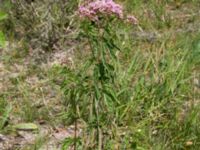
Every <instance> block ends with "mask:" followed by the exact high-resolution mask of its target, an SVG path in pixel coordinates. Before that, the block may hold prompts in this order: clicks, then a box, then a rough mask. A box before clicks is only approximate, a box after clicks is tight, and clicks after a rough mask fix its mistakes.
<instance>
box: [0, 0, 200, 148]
mask: <svg viewBox="0 0 200 150" xmlns="http://www.w3.org/2000/svg"><path fill="white" fill-rule="evenodd" d="M121 2H122V3H124V5H125V6H127V11H128V12H130V13H133V14H134V15H135V16H137V18H138V20H139V22H140V24H139V26H137V27H133V28H125V29H124V28H122V29H120V31H119V32H118V33H119V35H118V36H119V37H120V38H121V40H120V41H118V42H119V44H120V45H121V47H120V49H122V51H121V52H119V53H118V61H117V62H115V66H116V68H117V69H116V70H115V73H116V75H117V76H116V83H117V86H116V87H112V88H111V89H113V90H114V91H115V93H114V96H115V97H116V99H117V100H118V101H119V102H118V103H115V102H112V101H111V100H110V99H109V98H108V99H107V101H108V103H109V111H110V113H111V114H113V112H114V117H113V116H112V119H113V120H110V122H111V123H112V124H113V125H114V127H111V128H107V126H106V125H105V124H103V125H102V126H103V127H102V128H103V130H104V131H106V133H104V134H105V135H104V139H103V142H104V149H105V150H107V149H108V150H111V149H113V150H117V149H119V150H129V149H130V150H132V149H136V150H149V149H152V150H172V149H173V150H186V149H188V150H198V149H199V146H200V89H199V85H197V84H199V83H196V82H195V83H194V81H198V82H199V80H200V67H199V66H200V61H199V60H200V30H199V29H198V27H199V25H200V21H199V20H200V17H199V12H198V11H199V5H200V4H199V1H198V0H196V1H195V0H193V1H190V0H180V1H178V0H177V1H172V0H165V1H158V2H157V1H155V0H151V1H148V2H144V1H141V0H126V1H121ZM134 32H137V35H135V34H134ZM144 33H145V34H144ZM151 33H155V39H154V37H153V38H152V37H151ZM81 42H82V41H81ZM121 43H123V44H121ZM22 45H23V44H22ZM25 45H26V44H25ZM26 49H27V47H26V46H24V49H23V46H21V47H20V50H21V51H20V50H16V49H15V48H13V49H11V50H6V49H5V50H2V51H0V53H1V56H0V57H1V58H0V60H1V63H2V64H3V65H4V67H3V69H2V68H0V73H8V75H5V76H4V78H3V80H2V83H3V88H2V90H1V91H0V92H1V93H0V114H1V115H0V116H1V117H0V130H1V131H2V132H3V130H5V129H6V124H7V123H8V124H12V123H13V122H12V120H9V117H12V118H16V120H17V121H18V122H40V121H41V120H44V121H45V122H46V123H47V124H49V125H50V126H53V127H56V126H59V125H60V124H62V125H63V124H64V125H66V126H67V125H69V124H70V121H71V120H70V118H69V116H70V115H71V113H73V112H72V111H69V110H70V109H68V107H66V103H65V102H66V101H67V102H68V101H69V99H65V98H64V95H63V93H62V91H61V90H60V83H61V82H62V79H63V78H65V76H63V74H60V72H61V71H63V66H61V65H56V66H51V67H43V66H40V65H36V64H34V62H30V63H29V65H27V64H24V61H25V60H26V57H27V58H28V55H27V50H26ZM88 56H89V51H88V48H87V45H84V43H79V44H78V45H77V47H76V50H75V54H74V57H73V58H76V59H75V60H74V65H70V64H68V66H67V68H68V70H70V71H71V72H72V74H73V73H74V74H76V72H77V70H79V69H81V68H82V66H83V64H82V62H84V61H85V60H87V59H88ZM15 65H19V66H21V67H22V70H20V69H16V67H14V66H15ZM13 73H15V75H14V76H12V74H13ZM16 73H17V74H16ZM10 75H11V76H10ZM29 79H31V82H28V81H30V80H29ZM34 79H36V80H34ZM0 81H1V79H0ZM0 86H1V85H0ZM52 93H53V94H52ZM52 95H53V96H52ZM88 98H90V96H85V97H83V100H85V101H86V100H87V99H88ZM64 99H65V100H66V101H64ZM85 101H83V102H81V105H84V106H85V105H87V103H84V102H85ZM55 106H58V110H57V108H56V107H55ZM80 108H81V107H80ZM84 110H85V108H81V110H80V111H84ZM107 115H108V114H104V115H103V117H106V116H107ZM108 116H109V115H108ZM85 117H87V116H85ZM103 117H102V118H101V119H102V122H103V123H105V122H104V121H105V120H106V119H107V118H106V119H105V118H103ZM83 120H84V119H83V118H80V124H83V125H82V126H83V130H84V131H86V130H87V132H88V133H91V135H87V134H85V135H83V136H82V137H80V138H81V140H80V141H81V142H80V149H83V147H81V145H84V144H86V142H88V141H89V142H88V143H89V144H88V145H87V146H85V148H86V149H87V148H88V149H89V148H90V149H93V147H94V145H95V144H96V143H95V131H94V130H93V128H90V126H92V125H91V124H92V123H91V122H86V121H83ZM100 121H101V120H100ZM90 123H91V124H90ZM84 127H85V128H84ZM65 141H67V142H69V140H68V139H67V140H65ZM37 143H39V144H38V145H39V146H40V145H42V140H41V139H40V138H38V140H36V144H35V145H34V146H33V147H31V148H29V149H37ZM64 144H66V143H65V142H64ZM39 146H38V147H39ZM35 147H36V148H35ZM63 147H64V146H63Z"/></svg>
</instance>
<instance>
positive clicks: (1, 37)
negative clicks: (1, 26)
mask: <svg viewBox="0 0 200 150" xmlns="http://www.w3.org/2000/svg"><path fill="white" fill-rule="evenodd" d="M5 42H6V38H5V36H4V34H3V32H2V31H0V47H4V46H5Z"/></svg>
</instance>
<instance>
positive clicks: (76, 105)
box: [63, 0, 137, 150]
mask: <svg viewBox="0 0 200 150" xmlns="http://www.w3.org/2000/svg"><path fill="white" fill-rule="evenodd" d="M79 15H80V17H81V25H80V28H81V36H82V37H83V38H85V39H87V42H88V45H89V50H90V58H89V59H88V61H87V62H85V63H84V65H83V67H82V68H81V69H80V70H70V69H65V70H64V71H63V73H64V74H65V75H66V79H65V81H64V83H63V90H64V93H65V96H66V106H67V108H66V109H67V112H68V113H67V114H68V116H67V117H68V119H70V120H71V123H74V125H75V135H74V149H76V148H78V143H81V144H80V146H81V147H82V149H99V150H101V149H115V147H116V145H115V142H116V141H115V140H117V139H115V137H116V135H117V133H116V126H118V125H119V123H118V120H116V118H117V117H116V115H118V114H116V108H117V107H118V106H119V104H120V100H119V99H118V96H117V92H118V91H119V90H120V87H119V84H118V83H117V82H116V76H118V75H117V62H118V57H117V55H116V54H117V52H120V45H118V44H119V38H118V34H117V31H118V28H119V27H120V26H121V27H122V26H125V24H126V23H131V24H136V23H137V19H136V18H135V17H134V16H125V14H123V9H122V6H120V5H119V4H116V3H114V2H113V1H112V0H110V1H95V2H91V3H89V4H86V5H82V6H80V8H79ZM124 22H126V23H124ZM80 122H81V123H82V124H84V125H85V127H84V131H83V133H82V136H81V139H79V140H78V135H77V128H78V123H80ZM78 141H79V142H78Z"/></svg>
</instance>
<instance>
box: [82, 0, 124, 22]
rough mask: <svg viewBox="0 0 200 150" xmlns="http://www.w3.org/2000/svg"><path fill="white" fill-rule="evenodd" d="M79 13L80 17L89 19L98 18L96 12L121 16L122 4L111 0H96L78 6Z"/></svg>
mask: <svg viewBox="0 0 200 150" xmlns="http://www.w3.org/2000/svg"><path fill="white" fill-rule="evenodd" d="M79 13H80V16H82V17H87V18H89V19H90V20H98V14H106V15H116V16H117V17H119V18H123V10H122V6H121V5H119V4H116V3H115V2H113V0H96V1H94V2H90V3H89V4H87V5H85V6H80V7H79Z"/></svg>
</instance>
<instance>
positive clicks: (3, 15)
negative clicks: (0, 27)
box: [0, 11, 8, 21]
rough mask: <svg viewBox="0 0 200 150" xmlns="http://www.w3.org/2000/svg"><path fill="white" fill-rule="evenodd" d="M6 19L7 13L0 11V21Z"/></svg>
mask: <svg viewBox="0 0 200 150" xmlns="http://www.w3.org/2000/svg"><path fill="white" fill-rule="evenodd" d="M7 17H8V14H7V13H5V12H1V11H0V21H2V20H4V19H6V18H7Z"/></svg>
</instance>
